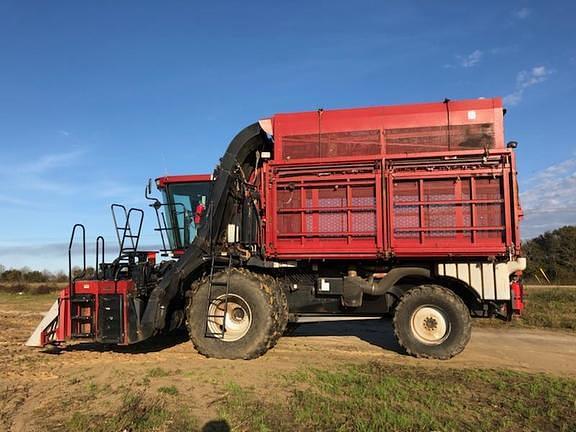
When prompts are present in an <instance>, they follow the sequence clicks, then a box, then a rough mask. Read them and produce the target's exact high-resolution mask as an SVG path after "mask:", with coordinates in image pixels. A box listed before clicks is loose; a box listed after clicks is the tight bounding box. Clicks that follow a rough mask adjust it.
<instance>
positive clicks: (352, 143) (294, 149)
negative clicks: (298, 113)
mask: <svg viewBox="0 0 576 432" xmlns="http://www.w3.org/2000/svg"><path fill="white" fill-rule="evenodd" d="M282 143H283V153H282V155H283V158H284V159H285V160H296V159H306V158H330V157H341V156H356V155H359V154H361V155H376V154H380V152H381V145H380V131H379V130H365V131H353V132H335V133H319V134H307V135H291V136H285V137H283V140H282Z"/></svg>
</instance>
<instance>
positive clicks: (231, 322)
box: [208, 294, 252, 342]
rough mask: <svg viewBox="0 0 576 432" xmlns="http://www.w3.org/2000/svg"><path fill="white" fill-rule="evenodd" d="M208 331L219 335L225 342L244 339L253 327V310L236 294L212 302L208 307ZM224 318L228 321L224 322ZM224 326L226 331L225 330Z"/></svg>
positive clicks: (222, 296) (223, 296)
mask: <svg viewBox="0 0 576 432" xmlns="http://www.w3.org/2000/svg"><path fill="white" fill-rule="evenodd" d="M208 316H210V318H208V331H209V332H210V333H211V334H213V335H217V336H218V335H219V336H220V337H219V338H220V339H221V340H223V341H224V342H234V341H237V340H238V339H242V338H243V337H244V336H245V335H246V333H248V330H250V327H251V326H252V310H251V309H250V306H249V305H248V303H247V302H246V301H245V300H244V299H243V298H242V297H240V296H238V295H236V294H229V295H228V301H226V295H221V296H219V297H217V298H215V299H214V300H212V301H211V302H210V306H209V307H208ZM224 317H226V321H225V322H224ZM224 325H226V329H225V331H224V332H223V330H224Z"/></svg>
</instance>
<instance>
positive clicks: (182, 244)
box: [152, 174, 212, 256]
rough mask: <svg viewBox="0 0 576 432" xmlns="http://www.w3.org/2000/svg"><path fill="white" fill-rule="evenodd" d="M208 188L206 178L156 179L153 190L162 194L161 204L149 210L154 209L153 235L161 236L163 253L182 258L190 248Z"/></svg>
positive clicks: (158, 203)
mask: <svg viewBox="0 0 576 432" xmlns="http://www.w3.org/2000/svg"><path fill="white" fill-rule="evenodd" d="M211 185H212V176H211V175H210V174H199V175H179V176H164V177H160V178H157V179H156V187H157V188H158V190H159V191H161V192H162V197H163V203H160V202H158V201H157V202H156V203H154V204H152V206H153V207H154V208H155V209H156V216H157V219H158V220H157V222H158V225H159V228H157V231H160V234H161V236H162V244H163V248H164V250H163V252H164V253H167V252H171V253H172V254H174V255H177V256H178V255H182V254H183V253H184V250H185V249H186V248H187V247H188V246H189V245H190V244H192V242H193V241H194V239H195V238H196V232H197V228H198V226H199V225H200V223H201V222H202V220H203V218H204V215H205V210H206V206H207V205H208V195H209V194H210V187H211ZM164 233H166V236H164ZM165 237H166V238H165ZM166 240H167V243H168V244H166Z"/></svg>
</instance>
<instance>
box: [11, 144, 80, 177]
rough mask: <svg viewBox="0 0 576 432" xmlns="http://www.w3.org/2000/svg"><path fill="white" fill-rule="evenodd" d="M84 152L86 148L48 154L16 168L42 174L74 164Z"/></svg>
mask: <svg viewBox="0 0 576 432" xmlns="http://www.w3.org/2000/svg"><path fill="white" fill-rule="evenodd" d="M84 153H85V151H84V150H82V149H77V150H72V151H69V152H64V153H52V154H46V155H42V156H40V157H39V158H38V159H36V160H33V161H31V162H26V163H23V164H20V165H19V166H18V167H16V169H17V170H18V171H20V172H25V173H37V174H41V173H44V172H46V171H49V170H52V169H55V168H66V167H69V166H72V165H73V164H74V163H75V162H77V161H78V159H79V158H80V157H81V156H82V155H83V154H84Z"/></svg>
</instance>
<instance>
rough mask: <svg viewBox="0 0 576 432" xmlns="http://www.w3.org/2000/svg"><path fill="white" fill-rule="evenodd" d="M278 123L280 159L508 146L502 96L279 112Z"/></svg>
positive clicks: (276, 156) (275, 123) (274, 122)
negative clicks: (506, 143)
mask: <svg viewBox="0 0 576 432" xmlns="http://www.w3.org/2000/svg"><path fill="white" fill-rule="evenodd" d="M272 125H273V132H274V140H275V148H274V159H275V161H288V160H292V161H293V160H305V159H311V158H319V157H321V158H332V157H338V158H352V159H353V158H355V157H357V156H359V155H373V156H377V155H391V154H414V153H422V152H435V151H436V152H444V151H458V150H471V149H482V148H483V147H484V146H485V144H486V143H488V142H489V143H490V147H491V148H495V149H502V148H504V131H503V111H502V100H501V98H493V99H475V100H462V101H450V102H448V103H447V104H446V103H425V104H411V105H398V106H384V107H372V108H356V109H343V110H327V111H321V110H319V111H312V112H303V113H292V114H277V115H275V116H274V117H273V118H272ZM472 136H478V137H481V138H480V139H479V140H476V141H473V140H470V139H469V138H470V137H472Z"/></svg>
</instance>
